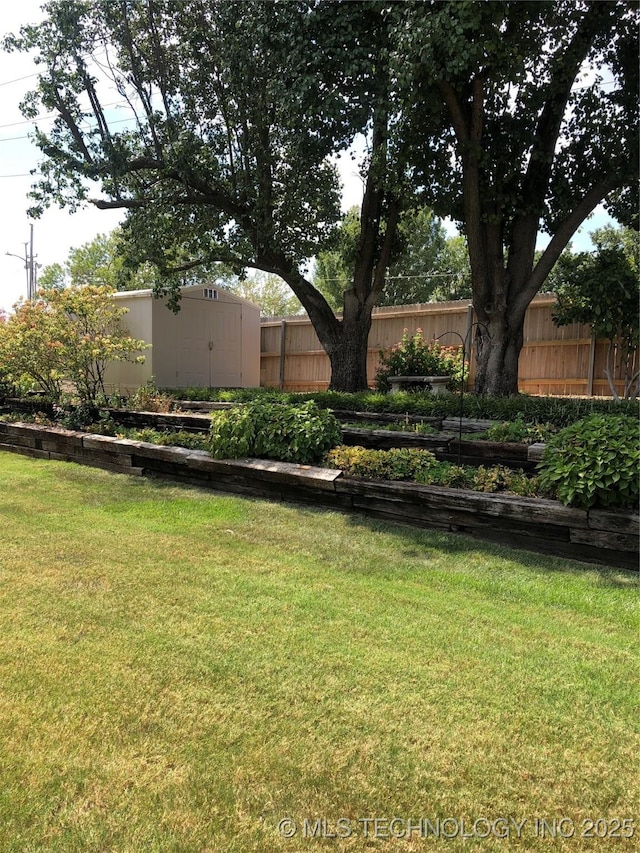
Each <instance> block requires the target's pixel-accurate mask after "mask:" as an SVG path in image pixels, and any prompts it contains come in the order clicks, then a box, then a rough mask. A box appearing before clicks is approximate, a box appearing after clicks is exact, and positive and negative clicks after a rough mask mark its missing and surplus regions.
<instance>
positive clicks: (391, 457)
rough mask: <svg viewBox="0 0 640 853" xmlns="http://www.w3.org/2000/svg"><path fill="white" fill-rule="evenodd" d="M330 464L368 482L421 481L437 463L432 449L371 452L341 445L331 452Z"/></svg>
mask: <svg viewBox="0 0 640 853" xmlns="http://www.w3.org/2000/svg"><path fill="white" fill-rule="evenodd" d="M327 464H329V465H331V466H332V467H334V468H340V469H341V470H342V471H344V473H345V474H347V475H348V476H350V477H362V478H363V479H366V480H418V479H419V478H420V477H421V476H424V474H425V473H426V472H427V471H428V470H429V469H430V468H432V467H433V466H434V465H436V464H437V463H436V458H435V456H434V455H433V453H431V451H430V450H420V449H418V448H414V447H398V448H394V449H392V450H368V449H367V448H365V447H360V446H356V447H348V446H347V445H341V446H340V447H336V448H334V449H333V450H331V451H330V452H329V453H328V455H327Z"/></svg>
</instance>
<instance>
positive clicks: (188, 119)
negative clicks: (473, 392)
mask: <svg viewBox="0 0 640 853" xmlns="http://www.w3.org/2000/svg"><path fill="white" fill-rule="evenodd" d="M45 9H46V12H47V18H46V19H45V21H44V22H43V23H42V24H40V25H38V26H35V27H25V28H23V30H22V31H21V34H20V35H19V36H18V37H15V38H9V39H8V40H7V41H6V42H5V46H6V47H7V48H9V49H20V50H31V51H34V52H35V54H36V59H37V61H38V62H39V64H40V67H41V69H42V72H41V74H40V77H39V82H38V87H37V89H36V91H35V92H32V93H31V94H30V95H29V96H28V97H27V98H26V100H25V102H24V113H25V116H27V117H28V118H34V119H35V117H36V116H37V115H38V114H39V112H40V111H41V110H42V109H43V108H44V109H45V110H47V111H52V112H53V113H54V115H55V116H56V117H55V120H54V123H53V127H52V129H51V130H49V131H47V132H44V131H42V130H38V131H37V134H36V140H37V143H38V145H39V146H40V148H41V150H42V152H43V154H44V160H43V162H42V164H41V166H40V169H41V173H42V177H41V179H40V180H39V181H38V183H37V185H36V187H35V189H34V202H35V210H34V211H33V212H36V213H37V211H38V210H40V209H42V206H43V205H46V204H49V203H59V204H71V205H77V204H79V203H83V202H86V201H87V200H91V201H92V203H94V204H95V205H96V206H97V207H99V208H123V209H125V210H126V211H127V219H126V221H125V224H124V226H123V228H124V233H125V236H126V239H127V242H128V244H129V246H130V255H131V259H132V262H134V263H138V262H145V263H152V264H153V265H154V266H155V267H156V268H157V270H158V274H159V276H158V283H157V285H156V286H157V288H158V290H159V291H162V290H164V291H166V290H167V289H168V290H169V291H170V292H172V293H174V294H176V293H177V287H178V285H179V284H181V283H183V281H184V277H185V276H188V275H189V273H190V271H191V270H193V269H195V268H196V267H198V266H200V265H202V264H215V263H217V262H224V263H226V264H228V265H230V266H231V267H232V268H233V269H236V270H238V271H239V270H240V269H241V268H244V267H254V268H256V269H258V270H262V271H263V272H265V273H267V274H276V275H278V276H280V277H281V278H282V279H283V280H284V281H285V282H286V283H287V284H288V285H289V286H290V288H291V289H292V290H293V292H294V294H295V295H296V297H297V298H298V299H299V300H300V302H301V303H302V305H303V306H304V308H305V310H306V311H307V312H308V314H309V316H310V318H311V320H312V322H313V324H314V327H315V329H316V331H317V333H318V336H319V338H320V341H321V343H322V345H323V347H324V348H325V350H326V352H327V353H328V355H329V358H330V360H331V365H332V387H334V388H341V389H343V390H358V389H360V388H363V387H365V386H366V383H367V376H366V353H367V337H368V332H369V329H370V325H371V310H372V308H373V307H374V305H375V304H376V303H378V302H379V301H380V300H381V299H382V298H383V292H384V285H385V278H386V276H387V273H388V270H389V268H390V267H391V265H392V263H393V257H394V252H396V251H397V247H396V243H397V237H398V233H399V228H400V223H401V218H402V213H403V211H406V210H409V209H411V208H413V207H415V206H416V204H417V203H418V197H420V204H421V205H423V206H424V205H425V204H426V205H429V206H430V207H431V208H432V209H434V210H435V212H436V213H437V214H438V215H439V216H447V215H452V216H453V217H454V218H456V219H457V220H458V222H459V223H460V227H461V230H462V233H463V234H464V236H465V237H466V240H467V243H468V248H469V257H470V267H471V278H472V284H473V300H474V306H475V310H476V313H477V316H478V320H479V322H480V325H479V326H478V328H477V331H478V343H479V345H480V346H479V357H478V367H479V369H478V381H477V390H478V391H481V392H490V393H514V391H515V390H517V361H518V354H519V351H520V347H521V345H522V326H523V321H524V312H525V310H526V307H527V305H528V304H529V302H530V300H531V299H532V298H533V296H534V295H535V293H536V292H537V291H538V290H539V289H540V287H541V285H542V283H543V282H544V280H545V277H546V276H547V274H548V273H549V271H550V269H551V268H552V267H553V264H554V263H555V261H556V260H557V258H558V257H559V255H560V254H561V252H562V249H563V248H564V247H565V246H566V245H567V243H568V241H569V240H570V238H571V236H572V234H573V233H574V232H575V230H576V229H577V227H578V226H579V225H580V223H581V222H582V221H583V220H584V218H585V217H586V216H587V215H588V214H589V213H590V212H591V210H593V208H594V207H595V206H596V205H597V204H598V203H600V202H602V201H606V202H607V203H608V204H609V205H610V208H611V210H612V211H613V212H614V213H616V214H617V215H619V216H627V217H629V219H631V218H633V216H634V209H635V211H636V214H637V204H635V208H634V201H635V197H636V196H635V192H636V178H637V168H638V156H637V153H638V132H637V126H638V120H637V92H638V87H637V82H638V68H637V53H638V50H637V38H638V36H637V10H636V8H635V5H634V4H633V3H631V2H626V0H616V2H598V0H596V2H586V0H575V2H574V0H571V2H567V0H542V2H510V0H491V2H488V3H477V2H472V0H455V2H454V0H438V2H436V1H435V0H434V2H426V3H425V2H407V3H391V4H388V3H384V2H382V0H368V2H362V1H361V0H356V2H341V0H317V1H316V0H294V1H292V2H267V0H244V2H239V1H238V0H227V2H213V0H189V2H186V0H174V2H171V3H164V2H162V3H158V2H148V0H93V2H85V0H51V2H49V3H48V4H46V6H45ZM609 78H610V79H611V81H612V83H611V86H610V87H609ZM105 80H106V81H108V83H105V82H103V81H105ZM109 87H110V88H109ZM113 90H115V92H116V93H117V97H118V98H119V99H120V101H121V102H122V103H124V104H127V105H128V107H129V116H130V117H131V120H130V121H129V122H123V123H119V124H116V122H121V113H115V112H114V111H113V110H112V109H111V108H110V104H111V101H112V99H113ZM116 116H117V118H116ZM358 135H363V136H364V138H365V139H366V140H367V152H366V156H365V157H364V159H363V162H362V164H361V166H362V176H363V184H364V197H363V202H362V206H361V210H360V215H359V220H358V223H359V224H358V229H359V230H358V233H357V239H356V243H355V250H354V252H353V257H352V266H351V270H350V273H351V275H350V286H349V287H348V288H346V289H345V291H344V294H343V298H342V305H341V308H342V319H338V318H336V316H335V313H334V311H333V310H332V307H331V306H330V305H329V303H328V302H327V299H326V298H325V297H324V296H323V294H322V293H321V292H320V291H319V290H318V289H317V288H316V287H314V286H313V283H312V282H311V281H310V277H309V273H308V268H309V259H310V258H311V257H312V256H317V255H318V254H319V253H320V252H322V251H323V250H325V249H328V248H330V246H331V240H332V238H333V234H334V231H335V228H336V225H337V223H338V222H339V218H340V216H339V185H338V180H337V174H336V169H335V166H334V165H333V162H334V159H332V158H335V155H336V154H338V153H339V152H340V151H343V150H346V149H347V148H348V147H349V146H350V145H351V143H352V142H353V140H354V139H355V138H356V136H358ZM96 187H97V190H96ZM541 227H544V228H545V229H546V230H547V231H548V233H549V234H551V241H550V243H549V246H548V247H547V249H546V250H545V252H544V253H543V255H542V257H541V258H540V260H539V261H538V262H537V263H536V264H535V266H534V251H535V242H536V235H537V233H538V231H539V229H540V228H541Z"/></svg>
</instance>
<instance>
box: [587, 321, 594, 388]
mask: <svg viewBox="0 0 640 853" xmlns="http://www.w3.org/2000/svg"><path fill="white" fill-rule="evenodd" d="M595 363H596V336H595V334H594V333H593V332H591V343H590V344H589V373H588V376H587V396H588V397H593V374H594V370H595Z"/></svg>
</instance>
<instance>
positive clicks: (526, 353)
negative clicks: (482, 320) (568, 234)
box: [260, 294, 638, 396]
mask: <svg viewBox="0 0 640 853" xmlns="http://www.w3.org/2000/svg"><path fill="white" fill-rule="evenodd" d="M554 303H555V296H554V295H553V294H540V295H538V296H536V297H535V299H534V300H533V302H532V303H531V305H530V306H529V309H528V311H527V315H526V318H525V324H524V345H523V348H522V351H521V353H520V364H519V371H518V386H519V389H520V391H522V392H524V393H528V394H552V395H557V396H572V395H573V396H609V395H610V393H611V391H610V389H609V383H608V381H607V378H606V374H605V367H606V359H607V349H608V343H607V341H596V340H595V339H594V337H593V336H592V334H591V328H590V326H588V325H586V324H580V323H574V324H572V325H570V326H560V327H558V326H556V325H554V323H553V321H552V319H551V311H552V308H553V305H554ZM474 320H475V316H474V313H473V307H472V305H471V302H470V301H469V300H462V301H460V302H432V303H424V304H420V305H398V306H391V307H384V308H375V309H374V311H373V320H372V324H371V332H370V333H369V346H368V354H367V376H368V380H369V385H370V386H372V387H373V384H374V378H375V374H376V370H377V368H378V362H379V352H380V350H385V349H388V348H389V347H391V346H392V345H393V344H395V343H397V342H398V341H399V340H400V339H401V338H402V334H403V331H404V329H407V330H408V331H409V333H413V332H415V331H416V330H417V329H422V332H423V334H424V337H425V339H427V340H429V339H431V338H434V337H438V336H441V335H442V336H443V337H441V338H440V342H441V343H442V344H443V345H450V346H460V345H461V344H460V338H459V337H458V336H457V335H461V336H462V338H464V337H465V336H466V334H467V332H468V330H469V328H470V327H471V324H472V323H473V322H474ZM446 332H452V333H453V334H449V335H445V333H446ZM455 333H457V334H455ZM470 356H471V358H470V365H469V386H472V384H473V379H474V377H475V358H474V356H475V353H474V352H473V346H472V347H471V353H470ZM637 358H638V354H637V353H636V360H637ZM636 369H637V368H636ZM623 375H624V368H623V365H622V364H621V360H620V357H619V356H617V357H616V360H615V368H614V371H613V376H614V380H615V386H616V391H617V392H618V393H619V394H622V393H623V391H624V378H623ZM330 378H331V370H330V364H329V358H328V356H327V354H326V353H325V351H324V350H323V349H322V346H321V345H320V341H319V340H318V336H317V335H316V333H315V331H314V328H313V326H312V325H311V322H310V320H309V318H308V317H306V316H300V317H287V318H283V319H280V318H276V319H268V320H266V319H263V320H262V323H261V360H260V384H261V385H263V386H267V387H272V388H281V389H283V390H287V391H317V390H324V389H326V388H327V386H328V385H329V381H330Z"/></svg>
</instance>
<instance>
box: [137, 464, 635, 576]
mask: <svg viewBox="0 0 640 853" xmlns="http://www.w3.org/2000/svg"><path fill="white" fill-rule="evenodd" d="M147 482H148V481H147ZM153 482H154V484H155V485H156V486H157V487H158V488H159V489H164V488H175V487H176V486H181V487H182V488H185V489H190V490H194V491H197V492H200V493H202V494H215V495H220V496H225V497H237V498H242V499H243V500H245V501H247V502H250V503H260V502H264V501H267V502H271V503H277V504H280V505H283V506H288V507H291V508H294V509H295V510H296V511H298V512H300V513H302V514H303V515H305V516H310V517H311V519H310V520H309V522H308V523H309V525H313V524H314V522H313V520H312V519H313V517H314V516H322V517H324V516H326V515H330V514H335V513H339V514H340V515H341V516H342V517H343V518H345V519H347V520H348V523H349V524H350V525H352V526H353V527H354V528H357V529H359V530H362V531H363V532H365V533H368V534H375V533H385V534H389V533H391V534H393V535H394V536H396V537H397V538H398V539H399V540H400V543H401V544H400V548H401V550H400V551H399V556H402V557H408V558H419V557H423V556H424V549H428V550H430V551H434V550H435V551H438V552H440V553H442V554H447V555H451V554H456V555H460V556H464V555H465V554H478V553H480V554H483V555H484V556H485V557H486V558H488V559H490V558H492V557H494V558H496V559H500V560H504V559H506V560H509V561H511V562H515V563H518V564H519V565H520V566H522V567H523V568H526V569H528V570H532V571H534V572H535V573H536V574H538V575H543V574H548V573H549V572H554V573H563V574H566V575H574V576H579V575H584V573H585V572H591V573H592V574H593V573H595V574H596V575H597V576H598V582H599V584H601V585H603V586H606V587H611V588H620V589H625V588H628V587H629V586H633V585H634V584H635V583H637V582H638V580H639V572H638V571H637V570H635V571H634V570H633V569H625V568H621V567H615V566H607V565H603V564H601V563H591V562H586V561H583V560H572V559H571V558H569V557H562V556H557V555H553V554H549V553H544V552H536V551H534V550H528V549H527V548H526V546H524V545H523V546H522V547H520V546H518V547H516V546H512V545H509V544H507V543H497V542H491V541H489V540H486V539H481V538H476V537H474V536H473V535H471V534H464V533H452V532H449V531H447V530H442V529H438V528H436V527H434V528H425V527H415V526H413V525H411V524H409V523H406V524H404V523H402V522H399V521H391V520H387V519H379V518H373V517H371V516H368V515H366V513H362V512H360V511H356V510H348V509H344V508H341V507H322V506H313V505H310V504H308V503H306V502H303V501H300V502H296V501H294V500H287V501H280V500H277V499H275V498H274V500H273V501H269V498H264V497H256V496H253V495H250V494H241V493H234V492H228V491H223V490H217V489H212V488H209V487H204V486H199V485H196V484H185V483H179V482H178V481H176V482H172V481H166V480H162V479H155V478H154V479H153Z"/></svg>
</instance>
